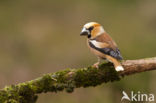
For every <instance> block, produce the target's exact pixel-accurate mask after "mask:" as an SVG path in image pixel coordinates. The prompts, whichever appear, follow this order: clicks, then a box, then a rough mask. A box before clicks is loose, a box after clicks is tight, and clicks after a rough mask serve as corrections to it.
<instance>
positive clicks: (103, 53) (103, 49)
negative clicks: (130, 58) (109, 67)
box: [80, 22, 124, 72]
mask: <svg viewBox="0 0 156 103" xmlns="http://www.w3.org/2000/svg"><path fill="white" fill-rule="evenodd" d="M80 36H87V45H88V47H89V49H90V50H91V52H93V53H94V54H95V55H96V56H97V58H98V61H97V62H96V63H95V64H94V65H93V67H95V68H99V64H100V62H101V60H108V61H109V62H112V63H113V65H114V68H115V70H116V71H117V72H119V71H124V68H123V66H122V65H121V63H120V60H122V59H123V58H122V56H121V53H120V50H119V49H118V47H117V44H116V43H115V41H114V40H113V39H112V38H111V36H110V35H109V34H108V33H107V32H106V31H105V30H104V28H103V26H102V25H101V24H99V23H97V22H89V23H86V24H85V25H84V26H83V28H82V31H81V32H80Z"/></svg>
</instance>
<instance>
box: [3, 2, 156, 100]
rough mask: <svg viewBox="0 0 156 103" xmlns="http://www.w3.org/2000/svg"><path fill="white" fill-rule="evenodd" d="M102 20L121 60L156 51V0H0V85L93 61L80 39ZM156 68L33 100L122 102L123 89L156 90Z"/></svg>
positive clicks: (144, 91)
mask: <svg viewBox="0 0 156 103" xmlns="http://www.w3.org/2000/svg"><path fill="white" fill-rule="evenodd" d="M90 21H96V22H99V23H100V24H102V25H103V26H104V28H105V30H106V31H107V32H108V33H109V34H110V35H111V36H112V38H113V39H115V41H116V42H117V44H118V47H119V48H120V50H121V53H122V55H123V57H124V59H139V58H146V57H153V56H155V55H156V0H57V1H54V0H0V88H3V87H4V86H6V85H11V84H17V83H20V82H25V81H28V80H31V79H35V78H36V77H39V76H41V75H42V74H44V73H50V72H56V71H59V70H62V69H65V68H68V67H71V68H80V67H87V66H89V65H91V64H93V63H94V62H96V61H97V59H96V57H95V56H94V55H93V54H92V53H91V52H90V51H89V49H88V48H87V46H86V38H85V37H80V36H79V33H80V31H81V29H82V26H83V25H84V24H85V23H87V22H90ZM155 78H156V71H151V72H145V73H140V74H136V75H132V76H128V77H125V78H124V79H122V80H121V81H119V82H114V83H108V84H103V85H100V86H98V87H95V88H93V87H90V88H85V89H84V88H80V89H76V90H75V92H73V93H72V94H67V93H66V92H59V93H47V94H42V95H39V99H38V101H37V103H120V99H121V97H122V91H123V90H125V91H126V92H128V93H129V92H130V91H136V92H137V91H140V92H141V93H147V94H148V93H154V94H156V82H155Z"/></svg>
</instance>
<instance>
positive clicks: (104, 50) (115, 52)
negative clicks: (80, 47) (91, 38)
mask: <svg viewBox="0 0 156 103" xmlns="http://www.w3.org/2000/svg"><path fill="white" fill-rule="evenodd" d="M89 45H90V47H92V48H94V49H96V50H98V51H100V52H102V53H104V54H107V55H110V56H112V57H114V58H116V59H118V60H122V56H121V54H120V50H119V49H118V48H116V50H113V49H111V48H98V47H96V46H95V45H94V44H93V43H91V42H89Z"/></svg>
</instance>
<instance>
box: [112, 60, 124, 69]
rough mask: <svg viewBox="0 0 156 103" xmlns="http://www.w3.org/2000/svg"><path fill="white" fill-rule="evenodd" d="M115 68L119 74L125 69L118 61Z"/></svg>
mask: <svg viewBox="0 0 156 103" xmlns="http://www.w3.org/2000/svg"><path fill="white" fill-rule="evenodd" d="M114 66H115V70H116V71H117V72H118V71H124V68H123V66H122V65H121V63H120V62H119V61H118V60H116V61H115V62H114Z"/></svg>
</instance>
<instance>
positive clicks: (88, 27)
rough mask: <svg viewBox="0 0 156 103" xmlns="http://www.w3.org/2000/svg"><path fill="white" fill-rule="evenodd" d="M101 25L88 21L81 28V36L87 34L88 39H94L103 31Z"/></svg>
mask: <svg viewBox="0 0 156 103" xmlns="http://www.w3.org/2000/svg"><path fill="white" fill-rule="evenodd" d="M104 32H105V31H104V29H103V27H102V26H101V25H100V24H99V23H96V22H89V23H87V24H85V25H84V26H83V29H82V31H81V33H80V35H81V36H87V37H88V39H94V38H96V37H97V36H99V35H101V34H102V33H104Z"/></svg>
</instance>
